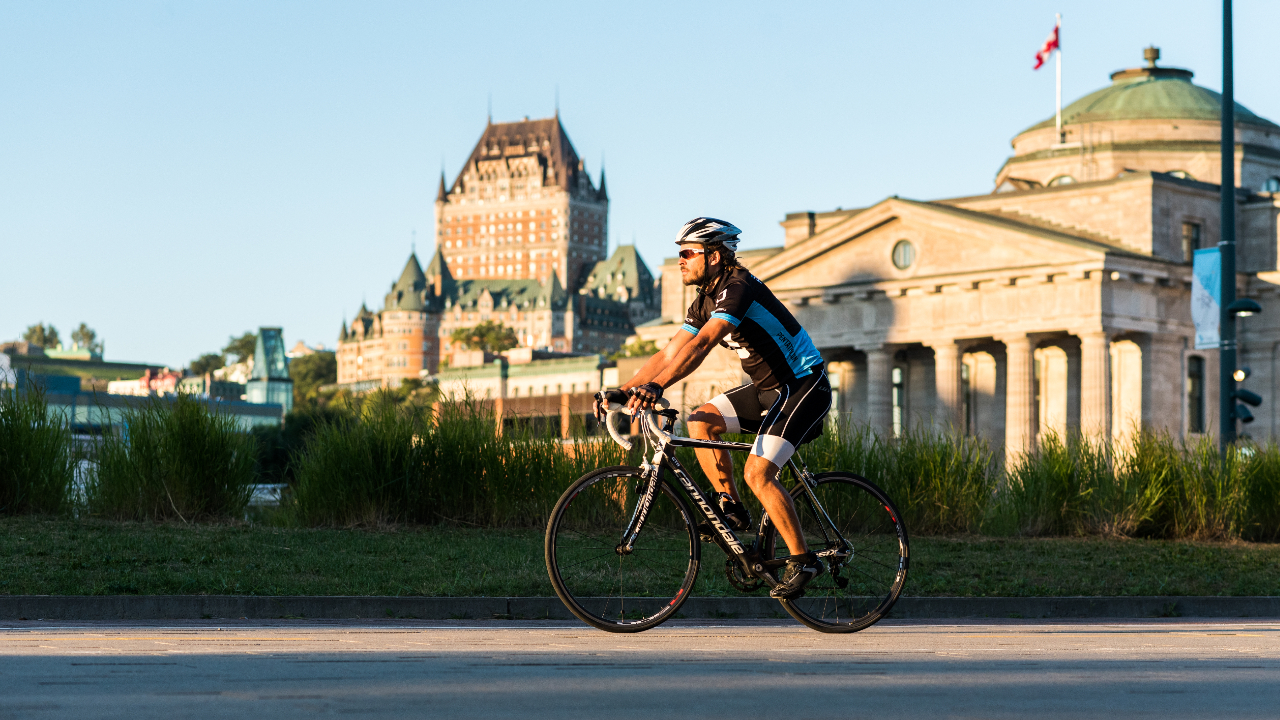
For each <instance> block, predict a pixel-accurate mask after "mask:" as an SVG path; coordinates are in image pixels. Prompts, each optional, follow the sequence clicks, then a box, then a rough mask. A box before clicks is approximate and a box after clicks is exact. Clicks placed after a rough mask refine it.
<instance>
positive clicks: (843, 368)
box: [827, 360, 857, 432]
mask: <svg viewBox="0 0 1280 720" xmlns="http://www.w3.org/2000/svg"><path fill="white" fill-rule="evenodd" d="M827 376H828V377H830V378H831V380H832V381H834V384H835V386H836V397H834V398H832V402H833V403H834V405H835V408H836V411H837V417H838V418H839V420H838V421H837V422H838V423H839V425H840V432H846V431H848V430H849V428H851V427H852V426H854V425H856V424H857V419H856V418H854V417H853V416H852V415H851V413H853V412H854V408H856V407H857V405H856V404H855V403H854V401H853V384H854V380H855V378H856V373H855V372H854V369H853V363H852V362H849V361H848V360H837V361H835V362H830V363H827Z"/></svg>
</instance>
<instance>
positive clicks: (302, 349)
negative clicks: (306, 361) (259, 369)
mask: <svg viewBox="0 0 1280 720" xmlns="http://www.w3.org/2000/svg"><path fill="white" fill-rule="evenodd" d="M318 352H328V350H327V349H326V348H325V346H324V343H316V346H315V347H308V346H307V344H306V343H305V342H303V341H301V340H299V341H298V342H296V343H294V344H293V347H291V348H289V352H286V353H285V357H287V358H289V359H290V360H293V359H294V358H300V357H303V356H305V355H315V354H316V353H318Z"/></svg>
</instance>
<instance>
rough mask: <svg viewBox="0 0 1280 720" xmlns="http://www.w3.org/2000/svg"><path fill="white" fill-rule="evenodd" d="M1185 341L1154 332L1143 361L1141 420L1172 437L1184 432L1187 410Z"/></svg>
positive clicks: (1179, 337) (1144, 423)
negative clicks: (1184, 419)
mask: <svg viewBox="0 0 1280 720" xmlns="http://www.w3.org/2000/svg"><path fill="white" fill-rule="evenodd" d="M1186 344H1187V343H1186V339H1185V338H1183V337H1181V336H1178V335H1152V336H1151V341H1150V343H1149V348H1150V349H1149V351H1148V352H1147V353H1144V355H1145V357H1144V358H1143V360H1144V362H1143V363H1142V365H1143V367H1142V392H1143V398H1142V424H1143V426H1144V427H1148V428H1151V429H1152V430H1155V431H1157V432H1159V431H1164V432H1167V433H1169V434H1170V435H1172V436H1173V437H1178V436H1180V435H1181V434H1182V432H1183V430H1182V428H1183V422H1182V421H1183V418H1184V417H1185V416H1186V414H1187V409H1186V396H1187V392H1186V377H1187V371H1186V365H1185V364H1184V363H1183V358H1182V356H1183V348H1185V347H1186Z"/></svg>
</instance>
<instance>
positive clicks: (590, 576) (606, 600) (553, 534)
mask: <svg viewBox="0 0 1280 720" xmlns="http://www.w3.org/2000/svg"><path fill="white" fill-rule="evenodd" d="M640 476H641V471H640V468H636V467H611V468H604V469H602V470H597V471H595V472H591V473H587V474H586V475H584V476H582V477H581V478H580V479H578V480H577V481H576V482H574V483H573V484H572V485H570V486H569V489H568V490H565V492H564V495H562V496H561V497H560V500H559V502H557V503H556V506H555V509H554V510H552V512H551V518H550V520H548V521H547V535H546V541H545V551H546V559H547V574H548V575H550V577H551V585H552V586H553V587H555V590H556V595H559V596H560V600H561V601H563V602H564V604H565V606H566V607H568V608H569V611H570V612H572V613H573V614H574V615H575V616H577V617H578V619H579V620H582V621H583V622H585V623H587V624H588V625H591V626H593V627H597V628H600V629H601V630H607V631H609V632H640V631H641V630H648V629H649V628H651V627H654V626H655V625H658V624H659V623H662V622H663V621H665V620H667V619H668V618H670V617H671V616H672V615H674V614H675V612H676V611H677V610H679V609H680V606H681V605H682V604H684V601H685V599H686V598H688V597H689V590H690V589H692V588H693V582H694V580H696V579H697V577H698V563H699V558H700V553H701V547H702V545H701V543H700V542H699V541H698V533H697V531H696V530H695V526H694V522H693V513H692V512H691V511H690V509H689V505H688V503H686V502H685V500H684V498H683V497H682V496H680V495H679V494H677V493H676V492H675V491H674V490H673V489H672V488H671V487H670V486H669V485H667V484H666V482H662V483H660V484H659V486H658V491H657V493H656V494H655V495H654V499H653V505H652V506H651V507H650V510H649V515H648V518H647V520H646V521H645V524H644V527H643V528H642V529H641V531H640V535H639V537H638V538H637V540H636V542H635V545H634V547H633V549H632V551H631V552H630V553H628V554H625V555H624V554H622V553H620V552H619V551H618V547H619V545H620V543H621V542H622V535H623V533H624V532H625V531H626V529H627V526H628V525H629V524H630V522H631V517H632V514H633V513H634V511H635V507H636V502H637V500H638V495H637V490H643V487H640V488H637V485H643V483H641V477H640Z"/></svg>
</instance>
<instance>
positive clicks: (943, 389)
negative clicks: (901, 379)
mask: <svg viewBox="0 0 1280 720" xmlns="http://www.w3.org/2000/svg"><path fill="white" fill-rule="evenodd" d="M928 346H929V347H930V348H932V349H933V376H934V383H935V384H936V387H937V406H936V407H935V408H934V413H933V425H934V427H935V428H936V429H937V430H939V431H941V432H955V433H956V434H959V435H963V434H964V418H962V417H961V416H960V413H961V411H962V410H963V408H964V404H963V402H962V399H961V397H960V365H961V364H962V358H963V356H964V348H963V347H961V346H960V345H958V344H957V343H956V342H955V341H954V340H939V341H937V342H934V343H929V344H928Z"/></svg>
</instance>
